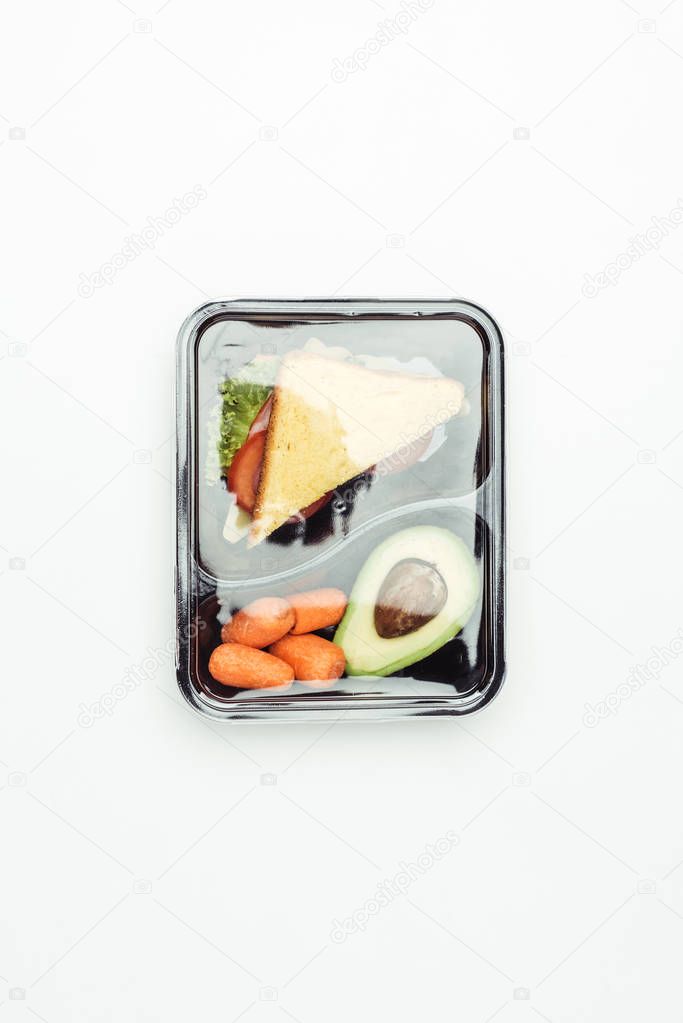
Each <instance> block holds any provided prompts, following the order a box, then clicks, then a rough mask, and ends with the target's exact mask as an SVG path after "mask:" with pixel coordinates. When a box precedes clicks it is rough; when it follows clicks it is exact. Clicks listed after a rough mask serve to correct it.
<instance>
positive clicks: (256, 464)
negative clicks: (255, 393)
mask: <svg viewBox="0 0 683 1023" xmlns="http://www.w3.org/2000/svg"><path fill="white" fill-rule="evenodd" d="M264 408H265V406H264ZM262 411H263V410H262ZM268 412H269V413H270V410H268ZM259 415H261V413H260V412H259ZM265 446H266V431H265V428H262V429H261V430H259V431H257V432H255V433H254V434H253V435H252V436H249V437H247V439H246V440H245V442H244V444H243V445H242V447H241V448H240V449H239V451H238V452H237V454H236V455H235V457H234V458H233V460H232V465H231V466H230V469H229V471H228V490H229V491H230V492H231V493H233V494H234V495H235V501H236V502H237V504H238V505H239V506H240V508H243V509H244V511H245V512H248V513H249V514H250V515H253V513H254V505H255V504H256V493H257V491H258V485H259V480H260V479H261V466H262V465H263V451H264V449H265ZM331 497H332V492H331V491H330V493H328V494H323V496H322V497H319V498H318V500H317V501H314V502H313V503H312V504H309V505H308V507H307V508H302V510H301V511H300V512H299V513H298V515H293V516H292V517H291V519H289V520H288V521H289V522H296V521H297V520H298V519H299V517H300V516H303V518H305V519H308V518H310V516H311V515H315V513H316V512H317V511H319V510H320V509H321V508H323V507H324V506H325V505H326V504H327V503H328V501H329V500H330V499H331Z"/></svg>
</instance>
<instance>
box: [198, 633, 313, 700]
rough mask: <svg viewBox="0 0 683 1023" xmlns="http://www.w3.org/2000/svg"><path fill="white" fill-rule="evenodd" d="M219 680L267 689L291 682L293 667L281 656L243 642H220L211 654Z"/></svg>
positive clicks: (211, 667)
mask: <svg viewBox="0 0 683 1023" xmlns="http://www.w3.org/2000/svg"><path fill="white" fill-rule="evenodd" d="M209 672H210V674H211V677H212V678H215V680H216V682H221V683H222V684H223V685H224V686H236V687H237V688H239V689H268V688H270V687H271V686H281V685H284V684H285V683H286V682H292V681H293V679H294V671H293V669H292V668H291V667H290V665H289V664H286V663H285V662H284V661H283V660H280V658H279V657H273V656H272V655H271V654H267V653H266V652H265V651H264V650H255V649H254V647H251V646H243V645H242V644H241V643H221V645H220V646H217V647H216V649H215V650H214V651H213V653H212V654H211V657H210V658H209Z"/></svg>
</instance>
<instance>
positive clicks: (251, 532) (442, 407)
mask: <svg viewBox="0 0 683 1023" xmlns="http://www.w3.org/2000/svg"><path fill="white" fill-rule="evenodd" d="M247 386H248V387H249V388H250V389H251V392H254V393H251V392H250V400H251V409H252V419H251V425H250V426H249V427H248V429H247V432H246V436H244V439H243V442H242V443H241V444H240V445H239V447H237V450H235V451H233V452H232V453H231V454H232V457H231V464H230V466H229V468H227V470H226V471H227V481H228V490H229V491H231V493H233V494H234V495H235V502H236V505H237V506H238V507H239V508H240V509H242V511H243V512H245V513H246V514H247V515H248V516H250V519H247V520H246V521H247V522H248V535H247V545H248V546H249V547H253V546H255V545H256V544H259V543H261V542H262V541H263V540H264V539H265V538H266V537H268V536H269V535H270V534H271V533H273V532H274V531H275V530H276V529H278V528H279V527H280V526H282V525H283V524H284V523H285V522H287V521H289V520H290V519H291V518H292V517H293V516H295V517H297V518H300V517H302V516H303V518H308V517H310V516H311V515H313V514H315V512H316V511H318V510H319V509H320V508H321V507H323V506H324V505H325V504H327V502H328V501H329V500H330V499H331V497H332V494H333V493H334V492H335V491H338V490H339V488H340V487H342V486H343V484H345V483H347V482H348V481H349V480H352V479H353V478H354V477H356V476H358V475H359V474H360V473H363V472H366V471H368V470H370V469H373V468H374V469H375V470H376V472H377V473H378V474H379V475H385V474H386V473H388V472H392V471H396V470H397V469H401V468H406V467H408V466H409V465H412V464H413V463H414V462H415V461H416V460H417V459H418V458H420V457H421V456H423V455H424V454H425V452H426V450H427V448H428V447H429V443H430V441H431V437H432V433H433V431H434V429H435V428H436V427H438V426H441V425H442V424H444V423H445V422H447V421H448V420H449V419H451V418H452V417H453V416H455V415H457V414H458V412H460V410H461V408H462V406H463V401H464V387H463V385H462V384H461V383H460V382H459V381H458V380H452V379H449V378H447V377H439V376H433V377H432V376H419V375H415V374H411V373H405V372H397V371H395V370H393V369H392V370H385V369H375V368H368V366H366V365H361V364H359V363H358V362H354V361H352V360H351V359H345V358H340V357H334V358H331V357H330V356H329V354H327V353H325V354H322V353H321V352H319V351H318V350H316V349H314V350H295V351H291V352H288V353H287V354H286V355H284V356H283V357H282V359H281V360H280V362H279V365H278V366H277V369H276V370H275V372H274V379H273V386H272V388H271V387H268V386H265V385H263V384H262V383H256V384H254V383H253V382H249V383H248V384H247ZM224 394H225V391H224ZM260 401H262V404H259V406H258V409H257V411H256V412H255V414H254V412H253V410H254V407H255V405H256V404H257V403H258V402H260ZM245 419H246V416H245V415H244V414H242V415H241V428H242V431H243V432H244V420H245ZM233 432H234V431H233ZM230 440H231V441H232V447H233V448H234V447H235V442H234V438H233V437H232V435H231V437H230ZM225 442H226V438H225V435H223V443H224V444H225ZM224 461H225V459H224ZM233 528H234V522H233ZM226 530H227V527H226ZM224 535H226V537H228V533H227V531H226V532H225V533H224Z"/></svg>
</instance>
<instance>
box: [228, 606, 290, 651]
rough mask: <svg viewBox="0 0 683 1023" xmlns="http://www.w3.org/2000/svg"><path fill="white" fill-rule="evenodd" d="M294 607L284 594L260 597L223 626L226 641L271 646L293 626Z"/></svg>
mask: <svg viewBox="0 0 683 1023" xmlns="http://www.w3.org/2000/svg"><path fill="white" fill-rule="evenodd" d="M294 620H295V614H294V609H293V608H292V607H291V606H290V605H289V603H288V602H287V601H286V600H283V599H282V598H281V597H259V599H258V600H253V601H252V602H251V604H247V605H246V607H243V608H242V610H241V611H238V612H237V614H236V615H233V617H232V618H231V619H230V621H229V622H226V623H225V625H224V626H223V628H222V629H221V639H222V640H223V642H224V643H243V644H244V645H245V646H253V647H258V648H259V649H260V648H262V647H265V646H269V645H270V644H271V643H274V642H275V641H276V640H277V639H280V637H281V636H284V635H285V633H287V632H289V630H290V629H291V628H292V626H293V625H294Z"/></svg>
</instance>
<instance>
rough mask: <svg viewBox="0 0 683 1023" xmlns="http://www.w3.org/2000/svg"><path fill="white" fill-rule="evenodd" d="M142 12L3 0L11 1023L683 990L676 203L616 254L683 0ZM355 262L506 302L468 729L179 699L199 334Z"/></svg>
mask: <svg viewBox="0 0 683 1023" xmlns="http://www.w3.org/2000/svg"><path fill="white" fill-rule="evenodd" d="M158 3H159V0H157V3H149V2H147V0H137V4H136V2H135V0H131V3H130V4H128V3H127V2H125V3H124V2H122V0H97V2H92V0H91V2H88V3H86V2H85V0H83V2H80V3H79V2H77V0H61V2H60V3H50V2H48V0H41V2H39V0H26V2H23V3H13V4H8V5H6V6H5V8H4V13H3V25H2V31H1V33H0V36H1V41H0V96H1V97H2V101H1V103H0V137H1V141H0V173H1V175H2V189H1V190H0V218H1V220H0V222H1V223H2V242H3V244H2V254H1V256H0V259H1V260H2V263H1V266H0V281H1V284H0V292H1V294H2V308H1V313H0V331H1V336H0V359H1V365H0V386H1V388H2V392H1V395H0V409H1V410H2V417H3V421H2V437H3V445H4V466H5V488H4V499H3V502H2V512H1V516H2V518H1V524H0V543H1V544H2V547H3V553H2V558H3V566H2V567H3V569H4V571H3V572H2V578H0V591H1V593H2V601H3V621H4V624H5V643H4V657H3V667H4V674H3V684H2V697H1V701H2V705H1V709H0V758H2V765H0V789H2V791H0V827H1V829H2V835H3V838H2V842H1V845H0V849H1V856H2V861H3V865H2V872H1V874H0V906H1V907H2V911H1V916H2V924H1V925H0V927H1V929H2V943H1V947H0V974H1V975H2V979H1V980H0V1003H3V1004H2V1005H0V1023H5V1021H7V1023H10V1021H29V1023H30V1021H31V1020H32V1019H35V1018H38V1019H42V1020H45V1021H47V1023H59V1021H72V1020H80V1019H83V1020H98V1021H100V1020H102V1021H110V1020H112V1021H113V1020H116V1021H119V1020H136V1021H157V1020H161V1019H163V1020H184V1019H187V1018H197V1019H202V1020H206V1021H210V1023H213V1021H223V1023H232V1021H234V1020H237V1019H238V1018H240V1019H244V1020H246V1021H247V1023H258V1021H276V1020H284V1019H285V1018H288V1019H293V1020H295V1021H299V1023H318V1021H320V1020H329V1021H335V1020H346V1019H349V1018H355V1019H361V1020H366V1019H374V1018H392V1019H399V1020H413V1019H425V1018H427V1019H435V1020H436V1019H439V1020H441V1019H444V1020H445V1019H462V1020H467V1021H468V1023H485V1021H487V1020H491V1019H493V1018H495V1019H496V1020H497V1021H498V1023H517V1021H532V1023H533V1021H534V1020H537V1019H538V1018H539V1017H540V1018H541V1019H545V1020H551V1021H552V1023H569V1021H577V1020H580V1021H584V1020H591V1021H593V1020H595V1021H600V1023H602V1021H606V1020H610V1021H611V1020H615V1021H616V1020H620V1021H622V1020H634V1021H635V1020H642V1019H645V1018H648V1019H656V1020H658V1021H668V1020H674V1019H680V1000H679V987H680V985H679V981H678V979H677V977H678V975H679V974H680V963H681V954H682V953H683V867H680V868H679V869H676V867H677V864H679V863H680V862H681V860H682V859H683V834H682V829H681V800H680V778H681V770H682V768H683V745H682V744H681V738H680V737H681V728H682V726H683V691H682V689H681V682H680V676H681V663H683V661H677V660H676V659H675V656H673V658H672V657H671V656H670V655H669V654H667V653H666V651H664V653H662V652H661V650H660V653H659V654H657V655H653V654H652V648H653V647H658V648H661V649H663V648H665V647H668V648H670V649H671V647H670V644H671V643H672V642H673V643H674V647H677V646H678V644H677V642H676V640H677V637H678V635H679V630H680V629H681V627H682V626H683V620H682V614H681V593H680V523H681V515H682V513H683V492H682V488H683V467H682V465H681V456H682V455H683V435H680V431H681V429H682V428H683V416H682V413H681V374H682V372H683V356H682V354H681V323H682V312H681V299H680V296H681V284H682V280H681V274H682V272H683V227H682V228H681V229H680V230H677V229H676V227H675V226H673V227H670V228H667V229H666V233H665V234H664V232H662V233H663V237H661V238H660V240H659V242H658V243H657V244H656V245H655V244H654V242H653V245H652V247H651V249H649V250H646V249H644V250H643V254H642V255H640V257H639V258H637V259H634V258H633V257H632V256H629V255H628V247H629V239H630V238H633V237H634V236H635V235H637V234H643V233H644V232H645V231H647V230H648V228H650V227H651V226H652V219H651V218H652V217H664V216H666V215H668V214H669V213H670V211H671V210H673V209H674V208H675V207H676V206H677V205H678V204H679V203H680V201H681V196H682V195H683V179H682V177H681V166H682V163H681V158H682V156H683V154H682V152H681V149H682V147H681V131H680V110H681V94H682V88H683V2H681V0H671V2H669V3H667V4H666V6H664V3H665V0H634V3H633V4H631V2H630V0H600V2H595V0H575V2H574V3H569V2H566V0H565V2H563V3H549V2H548V0H523V2H521V3H510V2H508V0H484V2H479V3H477V2H475V0H463V2H461V3H452V2H451V3H449V2H447V0H435V2H434V3H433V4H432V6H431V7H430V8H429V9H426V10H424V11H422V12H419V13H417V14H415V15H414V17H413V18H412V19H410V22H409V24H408V25H407V26H405V28H406V30H405V31H404V32H403V33H399V34H398V35H397V37H396V38H395V39H393V40H392V41H390V42H388V43H386V44H385V45H382V46H379V45H375V44H371V46H370V47H368V46H367V45H366V44H367V42H368V40H370V39H372V37H373V36H374V35H375V34H376V33H378V31H379V29H378V23H380V22H382V21H383V20H385V19H394V18H395V17H396V15H397V12H398V11H400V10H401V8H400V7H399V6H398V5H394V4H393V3H392V2H391V0H381V2H380V0H348V2H346V3H341V2H339V3H336V4H334V5H332V4H329V3H324V2H320V0H318V2H314V0H301V2H298V3H293V4H285V3H281V2H277V0H252V2H250V3H240V4H234V3H232V4H231V3H222V4H219V3H211V2H209V0H193V2H190V0H167V2H166V3H164V4H163V6H161V7H160V8H159V9H156V8H157V7H158ZM133 8H134V9H133ZM636 8H637V10H636ZM401 20H402V22H404V23H405V18H402V19H401ZM370 50H375V51H377V52H374V53H372V54H370V56H369V57H368V53H369V51H370ZM335 59H338V60H339V61H341V62H342V67H343V66H344V64H343V62H344V61H347V63H346V67H347V77H346V79H345V80H344V81H341V82H339V81H334V80H333V78H332V77H331V73H332V70H333V68H334V67H335V66H336V67H339V66H340V65H339V64H337V65H335V63H334V62H335ZM352 61H356V63H358V62H362V63H366V67H365V69H364V70H362V69H360V68H359V69H358V70H348V69H349V68H351V69H352V68H353V64H352V63H351V62H352ZM337 77H341V75H338V76H337ZM520 129H522V130H520ZM524 129H526V130H524ZM197 185H199V186H201V187H203V188H204V189H205V190H206V193H207V194H206V198H205V199H203V200H202V201H201V202H200V203H199V204H198V206H197V208H196V209H195V210H194V211H193V212H191V213H189V214H187V215H186V216H183V217H182V218H181V219H180V222H179V223H177V224H175V225H174V226H172V227H171V228H170V229H168V230H164V231H163V232H159V233H158V238H157V241H156V245H155V247H154V249H150V250H148V251H143V252H141V253H140V255H139V256H138V258H136V259H134V260H132V261H130V262H129V263H127V264H126V265H125V266H123V267H122V268H121V269H119V270H118V271H117V272H116V273H115V274H114V275H113V276H112V275H111V271H110V270H106V271H105V272H107V273H109V274H110V283H109V284H108V285H106V286H103V287H101V288H95V289H94V291H93V293H92V294H91V295H90V296H89V297H82V296H83V292H84V291H85V292H87V288H85V289H84V288H83V287H81V292H80V293H79V290H78V289H79V284H80V285H81V286H82V285H83V281H84V280H90V279H92V275H93V274H96V273H98V271H101V268H102V267H103V266H104V267H107V265H109V266H111V263H112V260H113V258H114V257H115V256H116V254H117V253H119V252H120V251H121V249H122V247H123V246H124V244H125V240H126V238H127V237H128V236H129V235H131V234H133V233H136V232H138V233H139V232H141V231H142V230H143V228H144V227H145V226H146V225H147V226H148V217H152V218H154V217H161V216H164V214H165V212H166V211H167V210H169V209H170V208H171V207H172V205H173V202H174V199H175V198H176V197H180V196H182V195H184V194H185V193H187V192H188V191H190V190H192V189H193V188H194V187H195V186H197ZM650 237H651V238H654V237H655V236H654V235H653V234H652V233H651V235H650ZM632 251H633V250H632ZM617 261H619V263H620V265H621V272H620V274H619V276H618V279H615V283H613V284H610V285H609V286H607V287H604V288H599V289H598V288H597V287H596V288H595V289H594V290H596V291H597V293H596V294H592V291H591V289H585V287H584V285H585V275H586V274H589V275H591V276H594V275H597V274H599V273H601V272H602V271H604V269H605V267H607V266H609V265H610V264H615V263H616V262H617ZM610 273H611V275H612V277H613V278H614V277H615V275H614V272H613V271H610ZM587 292H590V294H592V297H590V295H589V294H587ZM331 294H350V295H379V296H382V295H387V296H411V297H415V296H448V295H454V294H455V295H459V296H464V297H466V298H469V299H472V300H474V301H477V302H479V303H481V304H483V305H484V306H485V307H487V308H488V309H489V310H490V311H491V312H492V313H493V314H494V316H496V317H497V318H498V319H499V321H500V322H501V324H502V326H503V328H504V330H505V336H506V342H507V350H508V377H509V450H510V548H511V550H510V559H511V571H510V581H509V616H508V624H509V660H510V671H509V677H508V680H507V683H506V685H505V687H504V689H503V691H502V693H501V695H500V696H499V697H498V699H497V700H496V701H495V702H494V703H493V704H492V705H491V706H490V707H489V708H487V709H486V710H485V711H484V712H483V713H482V714H481V715H479V716H475V717H473V718H469V719H466V720H464V721H463V722H462V723H461V722H459V721H454V720H441V721H427V722H424V721H423V722H404V723H399V724H394V725H368V726H361V725H351V724H339V725H335V726H333V727H330V726H326V725H319V724H318V725H306V724H288V725H275V726H269V727H266V726H260V725H258V724H257V725H240V724H233V725H230V726H225V727H219V726H215V725H213V724H211V725H210V724H207V723H205V722H204V721H202V720H200V719H199V718H198V717H196V716H194V715H193V714H192V713H191V712H190V710H189V709H187V708H186V707H185V706H184V705H183V704H182V703H181V701H180V699H179V697H178V694H177V691H176V687H175V682H174V678H173V672H172V668H171V664H170V658H169V655H168V651H169V650H170V649H171V647H170V646H169V643H171V642H172V632H171V621H172V591H171V571H172V541H173V535H172V519H171V508H172V500H171V483H170V480H171V473H172V464H171V457H172V435H173V430H174V423H173V419H172V411H171V405H172V375H173V346H174V339H175V334H176V331H177V328H178V326H179V324H180V322H181V321H182V319H183V318H184V316H185V315H186V314H187V313H188V312H189V311H190V310H191V309H192V308H194V307H195V306H197V305H198V304H200V303H201V302H202V301H204V300H205V299H207V298H215V297H220V296H227V295H241V296H271V295H276V296H298V295H331ZM150 648H151V649H152V650H153V651H156V652H157V653H156V654H155V657H156V661H157V663H158V665H159V666H158V668H156V669H155V670H153V671H148V672H147V677H146V678H145V679H144V680H143V681H142V683H141V684H140V685H139V686H138V687H136V688H135V690H134V691H133V692H131V693H130V694H129V695H128V696H127V697H126V698H125V699H123V700H118V701H115V702H114V704H113V706H111V700H110V701H109V702H110V709H111V713H110V714H109V716H107V717H106V718H104V719H102V720H99V721H96V722H95V723H94V724H93V725H92V727H84V726H83V724H82V719H80V723H79V707H80V706H81V704H86V705H90V704H92V703H94V702H95V701H98V700H102V699H103V698H106V697H107V694H110V693H111V690H112V687H114V686H116V684H117V683H119V682H120V681H121V680H122V678H123V677H124V676H125V674H126V672H127V671H130V670H131V669H133V668H136V667H137V668H138V670H140V666H141V665H143V664H144V663H145V658H147V657H150V656H151V655H150V654H149V649H150ZM653 656H654V658H655V659H654V660H653V661H651V665H650V666H651V668H652V669H653V670H652V672H651V676H650V677H649V678H645V676H641V677H642V678H644V679H645V680H644V682H643V684H642V685H640V686H635V687H633V688H632V689H631V690H628V691H624V690H622V695H621V697H619V696H617V697H614V698H611V699H610V700H609V705H610V708H611V711H610V713H609V714H608V716H606V717H605V718H604V720H599V719H596V720H597V724H596V723H595V720H594V718H593V717H591V715H590V714H588V715H587V711H586V704H587V703H588V704H590V705H591V706H592V707H595V706H596V705H598V704H599V703H600V701H604V700H606V698H607V697H608V696H609V695H610V694H613V693H615V692H616V691H617V687H618V686H619V685H620V684H623V683H624V682H625V681H626V680H627V679H628V678H629V674H630V673H632V672H633V671H634V670H635V669H638V666H639V665H642V664H644V663H646V662H647V660H648V658H651V657H653ZM663 660H665V661H667V662H668V663H667V664H666V665H665V666H664V667H662V664H661V662H662V661H663ZM147 664H148V665H149V661H148V662H147ZM657 664H659V668H657ZM632 677H635V676H632ZM634 688H635V691H634ZM590 725H593V727H590ZM449 830H452V831H454V832H455V833H457V835H458V836H459V841H458V843H457V845H456V846H455V848H454V849H453V850H452V851H451V852H450V853H448V854H447V855H445V856H443V857H441V858H440V859H439V860H438V861H434V863H433V865H432V866H431V868H430V869H427V870H426V871H425V872H424V874H422V875H421V876H419V877H416V879H415V880H414V881H412V883H411V884H410V885H409V886H408V887H407V889H406V890H405V893H404V894H402V895H397V896H396V897H395V898H393V899H392V900H391V903H390V905H388V906H386V907H385V908H383V909H382V910H381V912H379V913H376V914H375V915H372V916H371V918H370V919H369V920H368V922H367V926H366V928H365V930H364V931H360V930H358V931H357V932H356V933H350V934H348V936H347V937H346V940H344V941H342V942H335V941H334V940H333V937H332V932H333V928H334V921H335V920H339V921H344V920H347V919H349V918H352V919H355V920H356V921H358V920H359V919H362V911H363V909H364V907H366V904H367V903H368V900H371V899H372V898H373V895H374V893H375V891H376V888H377V885H378V884H379V883H380V882H382V881H383V880H391V879H392V878H396V876H397V875H398V874H399V872H400V871H401V869H402V868H401V863H402V862H404V863H407V862H409V861H414V860H415V859H416V858H417V857H418V856H419V855H420V854H421V853H424V850H425V848H426V847H427V846H428V845H429V844H430V843H434V842H435V841H437V840H438V839H439V838H441V837H442V836H443V835H445V834H446V833H447V832H448V831H449ZM359 912H360V914H361V916H360V917H359ZM354 914H355V916H354ZM677 1001H678V1003H679V1004H678V1007H677V1005H676V1003H677Z"/></svg>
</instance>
